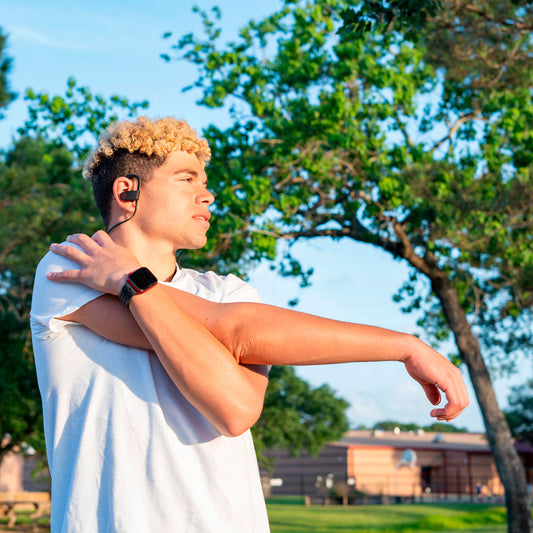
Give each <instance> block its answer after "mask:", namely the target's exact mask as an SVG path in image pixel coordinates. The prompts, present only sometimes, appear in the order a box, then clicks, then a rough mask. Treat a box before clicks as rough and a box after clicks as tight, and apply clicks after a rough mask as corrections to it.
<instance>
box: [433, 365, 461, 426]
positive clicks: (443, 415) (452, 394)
mask: <svg viewBox="0 0 533 533" xmlns="http://www.w3.org/2000/svg"><path fill="white" fill-rule="evenodd" d="M443 392H444V393H445V395H446V399H447V403H446V405H445V406H444V407H441V408H437V409H433V410H432V411H431V416H433V417H435V418H436V419H437V420H446V421H450V420H453V419H454V418H456V417H457V416H459V415H460V414H461V413H462V412H463V411H464V410H465V409H466V408H467V407H468V404H469V400H468V393H467V392H466V387H465V385H464V382H463V379H462V376H461V372H460V371H459V369H457V372H456V373H455V376H454V377H453V378H452V380H451V383H450V384H449V386H448V387H447V388H446V390H444V389H443ZM428 398H429V396H428Z"/></svg>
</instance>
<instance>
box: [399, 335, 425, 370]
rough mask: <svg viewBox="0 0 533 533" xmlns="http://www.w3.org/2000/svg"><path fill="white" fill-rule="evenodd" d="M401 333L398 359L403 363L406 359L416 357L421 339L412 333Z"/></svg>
mask: <svg viewBox="0 0 533 533" xmlns="http://www.w3.org/2000/svg"><path fill="white" fill-rule="evenodd" d="M401 335H402V338H401V340H400V349H399V350H398V353H399V354H400V357H399V358H398V360H399V361H400V362H401V363H404V364H405V363H407V361H409V360H412V359H413V358H416V356H417V353H418V351H419V346H420V343H421V342H422V341H421V340H420V339H419V338H417V337H415V336H414V335H410V334H409V333H402V334H401Z"/></svg>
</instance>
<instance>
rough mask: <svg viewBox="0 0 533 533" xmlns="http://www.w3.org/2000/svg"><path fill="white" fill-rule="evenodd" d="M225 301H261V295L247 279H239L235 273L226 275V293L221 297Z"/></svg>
mask: <svg viewBox="0 0 533 533" xmlns="http://www.w3.org/2000/svg"><path fill="white" fill-rule="evenodd" d="M221 301H222V302H225V303H235V302H255V303H261V297H260V296H259V293H258V292H257V290H256V289H255V288H254V287H252V286H251V285H250V284H249V283H246V281H243V280H242V279H239V278H238V277H237V276H234V275H233V274H229V275H227V276H226V277H225V283H224V294H223V297H222V299H221Z"/></svg>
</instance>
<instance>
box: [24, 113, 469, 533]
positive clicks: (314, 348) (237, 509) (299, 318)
mask: <svg viewBox="0 0 533 533" xmlns="http://www.w3.org/2000/svg"><path fill="white" fill-rule="evenodd" d="M209 156H210V153H209V148H208V146H207V143H206V142H205V141H204V140H202V139H199V138H198V137H197V135H196V134H195V132H194V131H192V130H191V129H190V127H189V126H188V125H187V124H186V123H184V122H183V121H177V120H175V119H171V118H168V119H161V120H157V121H151V120H149V119H146V118H140V119H138V120H137V121H136V122H134V123H129V122H124V123H121V124H118V125H117V126H115V127H114V128H112V129H110V130H109V131H108V132H106V134H104V136H103V137H102V138H101V139H100V141H99V145H98V147H97V149H96V150H95V152H94V153H93V155H92V156H91V157H90V158H89V159H88V161H87V163H86V166H85V169H84V174H85V176H86V177H87V178H88V179H90V180H91V182H92V185H93V191H94V196H95V201H96V203H97V206H98V208H99V210H100V213H101V214H102V218H103V220H104V223H105V225H106V227H107V228H109V229H108V233H104V232H102V231H100V232H97V233H96V234H95V235H94V236H93V237H92V238H91V237H88V236H87V235H82V234H79V235H74V236H69V237H68V238H67V241H68V242H67V243H64V244H61V245H60V244H53V245H52V246H51V250H52V252H54V253H52V254H47V256H46V257H45V258H44V259H43V261H41V263H40V265H39V267H38V270H37V275H36V284H35V289H34V301H33V304H32V332H33V338H34V351H35V357H36V366H37V373H38V378H39V385H40V388H41V393H42V396H43V405H44V418H45V434H46V440H47V450H48V456H49V464H50V469H51V473H52V529H53V531H76V532H79V531H127V532H135V531H142V532H148V531H157V532H161V531H164V532H171V531H172V532H173V531H190V532H211V531H212V532H217V533H219V532H224V531H228V532H229V531H231V532H237V531H242V532H247V533H249V532H255V531H256V532H263V531H268V520H267V517H266V512H265V506H264V501H263V498H262V494H261V487H260V483H259V475H258V470H257V463H256V460H255V456H254V450H253V445H252V441H251V437H250V432H249V428H250V427H251V426H252V425H253V424H254V423H255V421H256V420H257V418H258V417H259V415H260V413H261V409H262V405H263V398H264V393H265V390H266V386H267V381H268V378H267V376H268V365H271V364H321V363H341V362H348V361H380V360H398V361H401V362H403V363H404V364H405V366H406V369H407V371H408V372H409V373H410V375H411V376H412V377H413V378H414V379H416V380H417V381H419V382H420V384H421V385H422V387H423V388H424V390H425V392H426V395H427V397H428V399H429V400H430V401H431V402H432V403H434V404H435V405H436V404H438V403H439V401H440V393H439V389H440V390H442V391H443V392H445V393H446V396H447V400H448V403H447V404H446V405H445V406H444V407H442V408H436V409H434V410H433V411H432V416H435V417H436V418H437V419H439V420H451V419H452V418H454V417H455V416H457V415H458V414H459V413H460V412H461V411H462V410H463V409H464V408H465V407H466V405H467V404H468V398H467V394H466V391H465V388H464V384H463V382H462V379H461V375H460V372H459V371H458V369H457V368H456V367H454V366H453V365H452V364H451V363H449V362H448V361H447V360H446V359H445V358H444V357H442V356H441V355H439V354H438V353H437V352H435V351H434V350H432V349H431V348H430V347H429V346H427V345H425V344H424V343H422V342H421V341H419V340H418V339H415V338H414V337H412V336H410V335H405V334H401V333H396V332H392V331H388V330H383V329H381V328H373V327H370V326H361V325H356V324H348V323H343V322H337V321H332V320H326V319H322V318H318V317H313V316H310V315H305V314H302V313H296V312H294V311H288V310H284V309H279V308H275V307H272V306H265V305H262V304H259V303H257V302H258V296H257V293H256V292H255V291H254V290H253V289H252V288H251V287H250V286H249V285H247V284H245V283H244V282H242V281H240V280H238V279H237V278H236V277H234V276H228V277H220V276H217V275H215V274H213V273H206V274H200V273H198V272H195V271H192V270H188V269H181V268H179V267H177V266H176V260H175V252H176V251H177V250H178V249H197V248H200V247H202V246H203V245H204V244H205V242H206V231H207V229H208V228H209V218H210V213H209V209H208V208H209V206H210V205H211V204H212V202H213V200H214V199H213V196H212V194H211V193H210V192H209V190H208V188H207V177H206V173H205V170H204V166H205V164H206V162H207V161H208V159H209ZM57 282H63V283H57ZM117 295H118V296H119V298H117Z"/></svg>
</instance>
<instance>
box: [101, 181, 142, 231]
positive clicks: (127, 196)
mask: <svg viewBox="0 0 533 533" xmlns="http://www.w3.org/2000/svg"><path fill="white" fill-rule="evenodd" d="M125 177H126V178H135V179H136V180H137V188H136V189H134V190H133V191H122V192H121V193H120V194H119V196H118V197H119V198H120V199H121V200H122V201H123V202H135V209H134V210H133V214H132V215H131V217H130V218H127V219H126V220H122V221H121V222H118V223H117V224H115V225H114V226H113V227H111V228H109V229H108V230H107V233H111V232H112V231H113V230H114V229H115V228H116V227H117V226H120V225H121V224H124V222H128V221H129V220H131V219H132V218H133V217H134V216H135V213H137V200H138V199H139V196H140V195H141V179H140V178H139V176H137V174H126V176H125Z"/></svg>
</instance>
